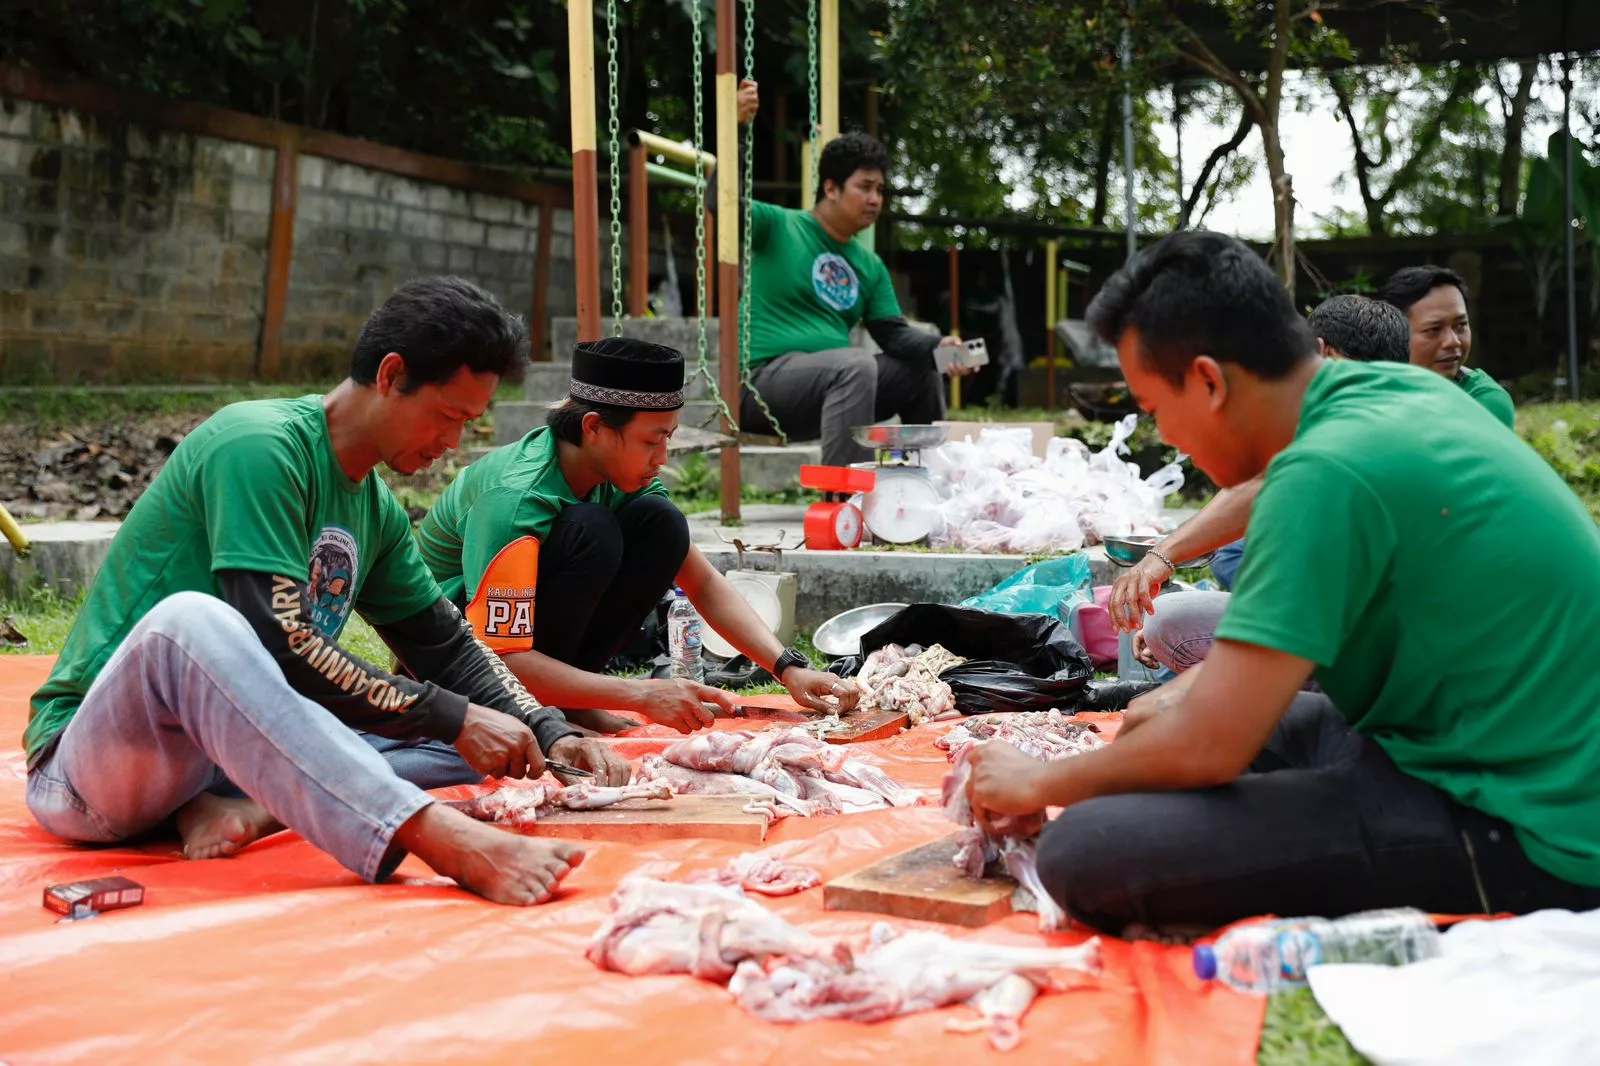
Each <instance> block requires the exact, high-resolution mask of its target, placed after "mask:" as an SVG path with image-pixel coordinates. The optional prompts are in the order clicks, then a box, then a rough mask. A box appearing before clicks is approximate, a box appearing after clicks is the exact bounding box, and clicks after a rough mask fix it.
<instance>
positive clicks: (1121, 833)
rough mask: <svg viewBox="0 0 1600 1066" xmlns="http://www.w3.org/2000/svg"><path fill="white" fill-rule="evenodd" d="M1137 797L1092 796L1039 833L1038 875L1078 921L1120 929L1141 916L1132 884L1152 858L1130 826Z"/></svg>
mask: <svg viewBox="0 0 1600 1066" xmlns="http://www.w3.org/2000/svg"><path fill="white" fill-rule="evenodd" d="M1139 799H1140V797H1138V796H1109V797H1103V798H1101V799H1094V800H1087V801H1085V802H1083V803H1079V804H1075V805H1073V806H1071V807H1068V808H1067V809H1066V810H1064V811H1062V812H1061V814H1060V815H1058V816H1057V817H1056V819H1055V820H1054V821H1053V822H1051V823H1050V824H1049V825H1047V826H1045V829H1044V832H1043V833H1042V834H1041V835H1040V837H1039V850H1038V863H1039V879H1040V880H1041V881H1042V882H1043V883H1044V886H1045V888H1046V889H1048V890H1049V892H1050V895H1051V896H1052V897H1054V898H1055V901H1056V902H1057V903H1059V904H1060V905H1061V906H1062V907H1063V908H1065V909H1066V911H1067V913H1068V914H1070V915H1071V916H1072V917H1073V918H1074V919H1075V920H1077V921H1079V922H1082V923H1083V924H1085V925H1089V926H1092V927H1094V928H1095V929H1098V930H1099V931H1101V932H1104V933H1112V934H1115V933H1118V932H1120V931H1121V929H1122V927H1123V926H1124V925H1126V924H1128V923H1129V922H1131V921H1135V920H1137V914H1136V910H1137V908H1136V906H1135V905H1134V901H1133V898H1132V895H1131V893H1130V890H1129V886H1130V885H1131V884H1132V883H1133V882H1134V881H1135V880H1136V879H1137V877H1138V876H1139V874H1140V869H1139V868H1140V867H1141V866H1142V865H1143V864H1145V863H1146V862H1147V861H1148V860H1149V857H1148V856H1144V855H1142V854H1141V851H1140V849H1139V847H1138V843H1137V842H1138V840H1139V833H1138V829H1137V827H1135V826H1131V825H1128V824H1125V822H1126V819H1124V818H1122V817H1121V815H1122V814H1123V813H1124V811H1125V808H1127V807H1128V806H1130V805H1131V804H1134V803H1137V802H1138V800H1139Z"/></svg>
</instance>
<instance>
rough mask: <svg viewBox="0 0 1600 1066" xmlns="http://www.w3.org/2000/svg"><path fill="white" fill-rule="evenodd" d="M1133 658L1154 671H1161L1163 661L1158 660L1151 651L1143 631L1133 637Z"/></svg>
mask: <svg viewBox="0 0 1600 1066" xmlns="http://www.w3.org/2000/svg"><path fill="white" fill-rule="evenodd" d="M1133 657H1134V658H1135V659H1137V660H1139V661H1140V662H1141V663H1143V664H1144V665H1146V666H1148V667H1149V668H1150V669H1152V670H1159V669H1161V660H1159V659H1157V658H1156V655H1155V652H1153V651H1151V650H1150V645H1149V644H1148V643H1146V642H1145V639H1144V630H1142V629H1141V630H1139V631H1138V632H1137V633H1135V634H1134V635H1133Z"/></svg>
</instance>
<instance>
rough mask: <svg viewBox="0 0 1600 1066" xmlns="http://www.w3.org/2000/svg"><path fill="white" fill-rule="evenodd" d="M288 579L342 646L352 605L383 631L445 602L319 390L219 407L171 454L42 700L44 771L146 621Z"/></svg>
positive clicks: (34, 756)
mask: <svg viewBox="0 0 1600 1066" xmlns="http://www.w3.org/2000/svg"><path fill="white" fill-rule="evenodd" d="M219 570H255V571H260V572H262V573H269V574H281V575H283V576H285V577H292V578H296V579H299V580H303V581H309V584H310V587H311V597H312V607H311V611H310V614H311V617H312V620H313V622H314V623H315V624H316V626H317V628H318V629H320V630H321V631H322V633H323V635H324V636H326V637H329V638H332V639H337V638H338V635H339V633H340V631H341V630H343V628H344V624H345V621H346V619H348V618H349V617H350V611H351V608H352V607H354V608H355V610H357V611H359V612H361V615H362V617H364V618H366V619H367V620H368V621H370V622H372V623H373V624H374V625H384V624H387V623H389V622H395V621H399V620H400V619H402V618H408V617H410V616H411V615H414V614H416V613H417V612H419V611H422V610H424V609H426V608H427V607H428V606H429V605H431V604H433V603H434V602H435V601H437V600H438V598H439V587H438V585H437V584H435V583H434V580H433V578H432V577H431V576H430V575H429V573H428V570H427V568H426V567H425V566H423V565H422V559H421V557H420V556H418V554H417V548H416V544H415V543H414V542H413V541H412V538H411V523H410V521H409V520H408V519H407V518H406V513H405V511H404V509H402V508H401V506H400V504H399V503H398V502H397V501H396V500H395V498H394V496H393V494H391V493H390V491H389V487H388V486H387V485H385V484H384V483H383V479H382V478H380V477H378V476H377V475H376V474H368V475H367V476H366V477H365V478H364V479H362V481H361V482H360V483H359V484H358V483H356V482H354V481H351V480H350V478H349V477H347V476H346V475H345V473H344V471H343V470H342V469H340V467H339V462H338V459H337V458H335V456H334V453H333V446H332V444H331V443H330V442H329V440H328V419H327V416H326V415H325V414H324V413H323V409H322V397H321V396H303V397H301V398H299V399H295V400H256V401H252V402H250V403H236V404H233V405H231V406H229V407H225V408H223V409H222V410H221V411H218V412H217V413H216V414H215V415H213V416H212V417H211V418H209V419H207V420H206V421H205V422H204V423H202V424H201V425H200V427H199V428H197V429H196V430H195V431H194V432H193V433H191V434H189V435H188V436H187V437H185V438H184V439H183V441H182V443H180V444H179V445H178V447H177V448H176V449H175V450H174V451H173V453H172V457H171V458H170V459H168V460H167V463H166V465H165V466H163V467H162V468H161V472H160V473H158V474H157V475H156V477H155V480H154V481H152V482H151V483H150V487H149V488H148V489H146V490H145V492H144V494H143V495H142V496H140V497H139V501H138V502H137V503H135V504H134V505H133V510H131V511H129V512H128V517H127V519H126V520H125V521H124V522H123V523H122V528H121V529H119V530H118V531H117V535H116V536H115V537H114V538H112V541H111V548H110V550H109V551H108V552H107V554H106V560H105V563H104V564H103V565H102V566H101V567H100V572H99V574H98V575H97V576H96V578H95V580H94V584H93V585H92V586H91V587H90V589H89V595H88V598H87V599H85V600H84V603H83V608H82V609H81V610H80V611H79V612H78V617H77V620H76V621H75V622H74V623H73V626H72V632H70V633H69V634H67V642H66V646H65V647H63V648H62V650H61V656H60V658H58V659H57V660H56V664H55V668H54V669H53V670H51V671H50V676H49V678H47V679H46V680H45V683H44V685H43V687H41V688H40V689H39V691H38V692H36V693H34V695H33V703H32V708H31V713H30V715H29V719H28V728H27V732H26V733H25V734H24V735H23V744H24V745H25V746H26V748H27V750H28V762H29V765H30V766H31V765H34V764H36V763H37V761H38V759H39V757H40V756H42V755H43V754H44V752H45V751H46V749H47V748H48V747H49V745H50V744H51V742H52V741H54V740H55V738H56V737H57V736H59V735H60V733H61V731H62V730H63V729H65V728H66V726H67V722H68V721H70V720H71V718H72V716H73V715H74V714H75V713H77V710H78V705H79V704H80V703H82V701H83V697H84V694H85V693H86V692H88V691H89V686H90V684H92V683H93V682H94V679H95V678H96V677H97V676H98V675H99V673H100V670H101V668H102V667H103V666H105V664H106V660H108V659H109V658H111V655H112V653H113V652H115V651H116V650H117V647H118V646H119V645H120V644H121V643H122V641H123V638H124V637H126V636H127V635H128V631H129V630H131V629H132V628H133V627H134V625H135V624H137V623H138V621H139V620H140V619H141V618H143V617H144V616H145V614H146V613H148V612H149V610H150V609H151V608H152V607H154V606H155V605H156V604H157V603H159V602H161V601H162V600H163V599H165V598H166V597H168V596H171V595H173V594H174V593H177V592H203V593H206V594H208V595H212V596H219V597H220V596H221V589H220V588H219V586H218V582H217V579H216V576H215V575H216V572H217V571H219Z"/></svg>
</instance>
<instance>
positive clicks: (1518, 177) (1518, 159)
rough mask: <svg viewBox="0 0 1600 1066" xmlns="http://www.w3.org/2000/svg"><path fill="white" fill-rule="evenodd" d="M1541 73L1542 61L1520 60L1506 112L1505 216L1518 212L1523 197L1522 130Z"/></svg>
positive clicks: (1502, 212)
mask: <svg viewBox="0 0 1600 1066" xmlns="http://www.w3.org/2000/svg"><path fill="white" fill-rule="evenodd" d="M1538 73H1539V61H1538V60H1536V59H1530V60H1526V61H1524V62H1523V63H1520V64H1518V76H1517V92H1516V95H1515V96H1513V97H1512V98H1511V113H1510V114H1509V115H1507V116H1506V143H1505V148H1504V149H1503V150H1502V151H1501V153H1500V203H1499V209H1498V210H1497V211H1496V212H1495V213H1496V214H1498V215H1500V216H1501V217H1504V218H1512V217H1515V216H1516V213H1517V202H1518V201H1519V200H1520V199H1521V198H1522V131H1523V129H1524V127H1526V126H1527V122H1528V101H1529V99H1530V98H1531V97H1532V96H1533V81H1534V78H1536V77H1537V76H1538Z"/></svg>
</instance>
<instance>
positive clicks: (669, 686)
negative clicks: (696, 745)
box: [633, 680, 735, 733]
mask: <svg viewBox="0 0 1600 1066" xmlns="http://www.w3.org/2000/svg"><path fill="white" fill-rule="evenodd" d="M708 703H714V704H716V705H717V706H718V707H721V708H722V709H723V710H725V711H728V712H730V713H731V712H732V711H733V708H734V706H735V701H734V698H733V693H731V692H728V691H726V690H724V689H720V688H712V687H711V686H710V685H697V684H695V683H694V682H693V681H682V680H672V681H665V680H663V681H649V680H646V681H641V682H639V699H638V702H637V703H635V704H634V707H633V709H634V710H636V711H638V712H639V713H640V714H642V715H644V716H645V717H646V718H648V719H650V720H651V721H652V722H656V723H658V724H660V725H664V726H670V727H672V728H673V729H676V730H677V731H678V732H680V733H693V732H694V731H695V730H696V729H705V728H706V727H708V726H710V725H711V723H712V722H714V721H716V716H715V715H714V714H712V713H711V711H710V710H709V709H708V708H707V707H706V706H705V705H706V704H708Z"/></svg>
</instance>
